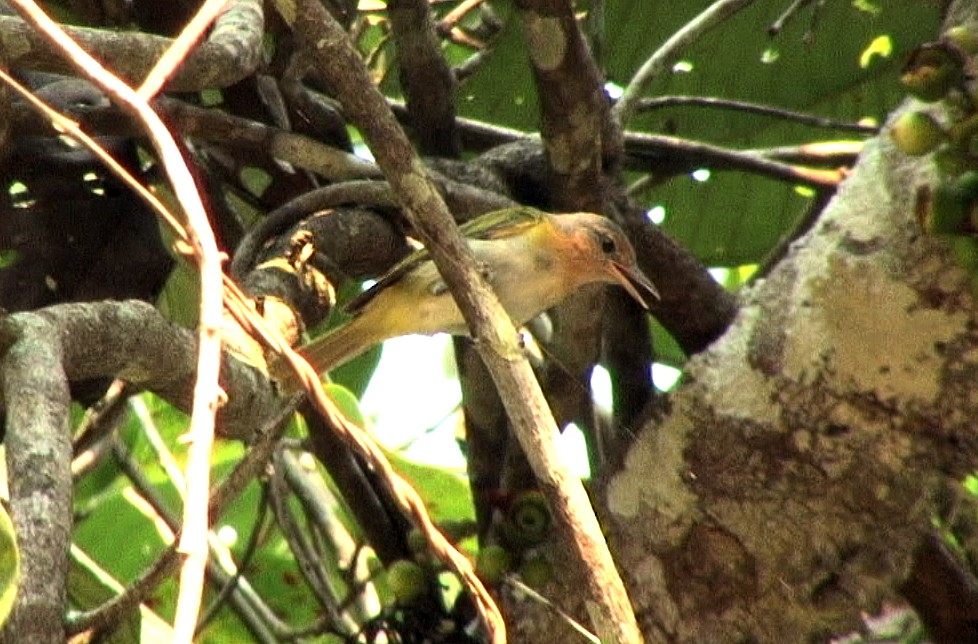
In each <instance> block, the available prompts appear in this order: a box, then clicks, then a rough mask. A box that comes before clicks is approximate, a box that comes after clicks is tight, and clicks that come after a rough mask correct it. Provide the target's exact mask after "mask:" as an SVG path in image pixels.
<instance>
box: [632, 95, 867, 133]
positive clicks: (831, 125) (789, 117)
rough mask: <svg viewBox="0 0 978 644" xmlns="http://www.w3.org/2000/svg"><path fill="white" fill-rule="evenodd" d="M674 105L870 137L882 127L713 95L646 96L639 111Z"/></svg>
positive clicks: (639, 105)
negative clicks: (776, 120)
mask: <svg viewBox="0 0 978 644" xmlns="http://www.w3.org/2000/svg"><path fill="white" fill-rule="evenodd" d="M673 106H683V107H685V106H692V107H714V108H719V109H730V110H735V111H738V112H747V113H750V114H760V115H762V116H771V117H773V118H777V119H781V120H783V121H795V122H797V123H804V124H805V125H811V126H813V127H821V128H827V129H832V130H842V131H845V132H858V133H859V134H867V135H869V136H874V135H876V134H877V133H879V130H880V129H879V127H877V126H875V125H863V124H862V123H853V122H851V121H839V120H837V119H831V118H826V117H824V116H816V115H815V114H806V113H804V112H796V111H793V110H786V109H782V108H780V107H773V106H771V105H759V104H757V103H750V102H748V101H738V100H733V99H728V98H715V97H711V96H657V97H655V98H642V99H639V101H638V106H637V107H636V112H649V111H652V110H657V109H661V108H664V107H673Z"/></svg>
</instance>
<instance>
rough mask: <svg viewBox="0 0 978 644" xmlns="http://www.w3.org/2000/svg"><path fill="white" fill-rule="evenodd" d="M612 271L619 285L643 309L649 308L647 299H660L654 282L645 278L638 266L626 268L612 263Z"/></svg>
mask: <svg viewBox="0 0 978 644" xmlns="http://www.w3.org/2000/svg"><path fill="white" fill-rule="evenodd" d="M611 271H612V273H614V275H615V277H616V278H617V279H618V283H619V284H621V285H622V287H623V288H624V289H625V290H626V291H628V294H629V295H631V296H632V298H634V300H635V301H636V302H638V303H639V304H640V305H641V306H642V308H643V309H647V308H649V305H648V304H647V300H646V297H647V296H651V297H653V298H654V299H656V300H658V299H659V291H657V290H656V288H655V286H654V285H653V284H652V280H650V279H649V278H647V277H646V276H645V273H643V272H642V271H641V270H639V268H638V267H637V266H624V265H622V264H619V263H617V262H612V263H611Z"/></svg>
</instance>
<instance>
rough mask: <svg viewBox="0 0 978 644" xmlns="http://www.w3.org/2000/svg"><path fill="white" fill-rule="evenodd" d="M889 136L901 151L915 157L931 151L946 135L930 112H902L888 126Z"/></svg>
mask: <svg viewBox="0 0 978 644" xmlns="http://www.w3.org/2000/svg"><path fill="white" fill-rule="evenodd" d="M890 137H891V138H892V139H893V142H894V143H895V144H896V146H897V147H898V148H900V150H901V151H902V152H904V153H905V154H909V155H910V156H915V157H917V156H922V155H924V154H928V153H930V152H933V151H934V150H935V149H937V146H939V145H940V144H941V143H942V142H943V141H944V140H945V139H946V138H947V135H946V134H945V132H944V129H943V128H941V126H940V125H939V124H938V123H937V121H935V120H934V118H933V117H932V116H931V115H930V114H927V113H925V112H904V113H903V114H901V115H900V117H899V118H897V120H896V121H895V122H894V123H893V126H892V127H891V128H890Z"/></svg>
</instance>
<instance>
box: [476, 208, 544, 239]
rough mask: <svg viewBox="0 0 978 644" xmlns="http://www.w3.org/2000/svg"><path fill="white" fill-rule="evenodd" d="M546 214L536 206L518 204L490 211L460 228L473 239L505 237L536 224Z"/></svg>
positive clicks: (517, 233)
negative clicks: (513, 206)
mask: <svg viewBox="0 0 978 644" xmlns="http://www.w3.org/2000/svg"><path fill="white" fill-rule="evenodd" d="M546 216H547V215H546V213H544V212H542V211H540V210H537V209H536V208H530V207H529V206H517V207H515V208H504V209H503V210H494V211H492V212H488V213H486V214H484V215H481V216H479V217H476V218H475V219H472V220H470V221H467V222H465V223H464V224H462V225H461V226H459V227H458V229H459V231H460V232H461V233H462V235H464V236H465V237H470V238H472V239H503V238H506V237H511V236H513V235H519V234H520V233H522V232H523V231H525V230H526V229H527V228H529V227H531V226H536V225H537V224H539V223H540V222H542V221H543V220H544V217H546Z"/></svg>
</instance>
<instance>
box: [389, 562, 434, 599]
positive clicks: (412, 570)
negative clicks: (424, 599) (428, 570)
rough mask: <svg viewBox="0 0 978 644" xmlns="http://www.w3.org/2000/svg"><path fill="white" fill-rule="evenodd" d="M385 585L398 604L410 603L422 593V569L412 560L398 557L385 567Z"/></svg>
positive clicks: (423, 577) (423, 581)
mask: <svg viewBox="0 0 978 644" xmlns="http://www.w3.org/2000/svg"><path fill="white" fill-rule="evenodd" d="M387 585H388V586H390V589H391V592H392V593H394V598H395V599H396V600H397V602H398V603H399V604H410V603H412V602H413V601H414V600H415V599H417V598H418V597H420V596H421V594H422V593H424V588H425V575H424V569H422V568H421V566H419V565H418V564H416V563H414V562H413V561H408V560H407V559H399V560H397V561H395V562H394V563H392V564H391V565H390V566H388V568H387Z"/></svg>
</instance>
